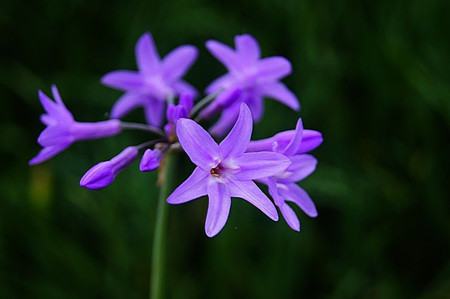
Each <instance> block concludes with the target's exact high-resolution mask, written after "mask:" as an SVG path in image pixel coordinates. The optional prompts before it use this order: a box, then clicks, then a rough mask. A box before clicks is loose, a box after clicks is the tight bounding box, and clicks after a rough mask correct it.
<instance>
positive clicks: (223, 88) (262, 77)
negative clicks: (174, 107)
mask: <svg viewBox="0 0 450 299" xmlns="http://www.w3.org/2000/svg"><path fill="white" fill-rule="evenodd" d="M235 46H236V50H235V51H234V50H233V49H231V48H229V47H228V46H226V45H224V44H222V43H220V42H217V41H208V42H207V43H206V47H207V48H208V50H209V51H210V52H211V54H212V55H214V56H215V57H216V58H217V59H218V60H220V61H221V62H222V63H223V64H224V65H225V67H226V68H227V69H228V71H229V72H228V73H227V74H225V75H223V76H221V77H219V78H218V79H216V80H215V81H214V82H212V83H211V84H210V85H209V86H208V87H207V89H206V92H207V93H208V94H212V93H219V95H218V96H217V98H216V99H215V100H214V102H213V103H212V104H211V105H210V106H209V107H208V108H207V109H205V110H204V111H203V112H202V114H201V116H202V117H210V116H211V115H213V114H214V113H216V112H219V111H222V110H223V112H222V114H221V117H220V119H219V121H218V123H217V124H216V125H215V126H214V127H213V128H212V130H211V131H212V132H213V133H215V134H218V135H220V134H223V133H224V132H226V131H227V130H228V129H229V128H230V127H231V126H232V124H233V123H234V121H235V120H236V117H237V115H238V113H239V103H240V102H244V103H246V104H247V105H248V106H249V108H250V110H251V111H252V114H253V118H254V120H255V121H259V119H260V118H261V117H262V115H263V108H264V104H263V98H264V97H269V98H272V99H274V100H277V101H279V102H281V103H283V104H285V105H287V106H288V107H290V108H292V109H294V110H298V109H299V108H300V105H299V102H298V100H297V97H296V96H295V95H294V94H293V93H292V92H291V91H290V90H289V89H288V88H287V87H286V86H285V85H284V84H283V83H281V82H279V80H280V79H282V78H283V77H285V76H287V75H289V74H290V73H291V64H290V62H289V61H288V60H287V59H286V58H284V57H279V56H274V57H268V58H261V57H260V56H261V54H260V49H259V45H258V42H257V41H256V40H255V39H254V38H253V37H252V36H251V35H248V34H244V35H238V36H236V37H235Z"/></svg>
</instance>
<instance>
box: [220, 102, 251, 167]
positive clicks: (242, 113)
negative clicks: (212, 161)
mask: <svg viewBox="0 0 450 299" xmlns="http://www.w3.org/2000/svg"><path fill="white" fill-rule="evenodd" d="M252 129H253V120H252V113H251V112H250V109H249V108H248V106H247V105H246V104H241V105H240V108H239V116H238V119H237V120H236V123H235V124H234V126H233V128H232V129H231V131H230V133H228V135H227V137H225V139H224V140H223V141H222V142H221V143H220V145H219V147H220V153H221V154H222V158H223V159H226V158H228V157H234V156H239V155H241V154H242V153H244V152H245V150H246V149H247V145H248V143H249V142H250V139H251V137H252Z"/></svg>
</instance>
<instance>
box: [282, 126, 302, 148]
mask: <svg viewBox="0 0 450 299" xmlns="http://www.w3.org/2000/svg"><path fill="white" fill-rule="evenodd" d="M302 137H303V123H302V119H301V118H300V119H299V120H298V121H297V126H296V127H295V134H294V136H293V137H292V139H291V141H290V142H289V143H288V145H287V146H286V147H285V148H284V150H283V154H285V155H286V156H292V155H294V154H295V153H296V152H297V151H298V149H299V148H300V144H301V143H302Z"/></svg>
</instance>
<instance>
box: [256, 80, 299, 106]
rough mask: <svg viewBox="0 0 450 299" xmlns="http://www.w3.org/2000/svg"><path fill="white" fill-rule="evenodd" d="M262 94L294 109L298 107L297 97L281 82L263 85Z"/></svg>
mask: <svg viewBox="0 0 450 299" xmlns="http://www.w3.org/2000/svg"><path fill="white" fill-rule="evenodd" d="M263 94H264V95H265V96H267V97H270V98H273V99H274V100H276V101H278V102H280V103H282V104H284V105H286V106H288V107H289V108H291V109H293V110H295V111H298V110H299V109H300V104H299V102H298V99H297V97H296V96H295V95H294V93H292V91H290V90H289V89H288V88H287V87H286V86H285V85H284V84H283V83H279V82H275V83H270V84H266V85H264V86H263Z"/></svg>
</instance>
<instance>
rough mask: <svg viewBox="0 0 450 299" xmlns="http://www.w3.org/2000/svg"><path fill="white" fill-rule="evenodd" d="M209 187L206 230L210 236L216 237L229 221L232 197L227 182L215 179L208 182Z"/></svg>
mask: <svg viewBox="0 0 450 299" xmlns="http://www.w3.org/2000/svg"><path fill="white" fill-rule="evenodd" d="M207 189H208V199H209V201H208V213H207V215H206V222H205V232H206V235H207V236H208V237H214V236H215V235H217V234H218V233H219V232H220V231H221V230H222V228H223V227H224V225H225V223H226V222H227V219H228V215H229V213H230V207H231V197H230V194H229V192H228V190H227V187H226V185H225V184H222V183H218V182H214V181H213V182H210V183H209V184H208V186H207Z"/></svg>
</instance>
